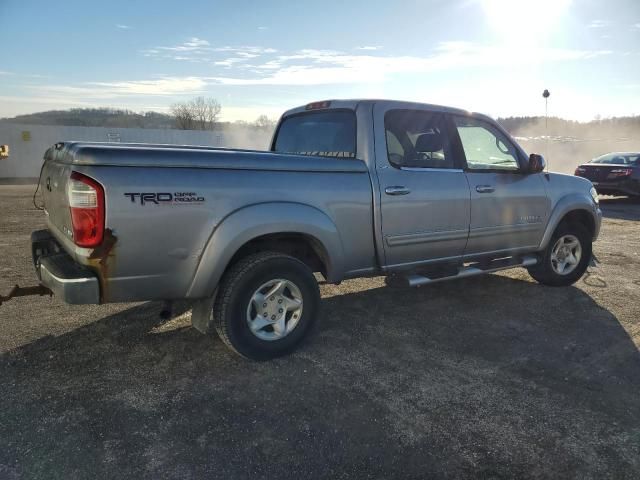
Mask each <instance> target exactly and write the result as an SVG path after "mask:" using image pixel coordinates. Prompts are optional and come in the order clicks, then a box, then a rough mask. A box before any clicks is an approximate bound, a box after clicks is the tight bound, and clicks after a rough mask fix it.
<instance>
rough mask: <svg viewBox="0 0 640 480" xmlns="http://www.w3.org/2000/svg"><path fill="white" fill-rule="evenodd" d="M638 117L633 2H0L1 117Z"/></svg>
mask: <svg viewBox="0 0 640 480" xmlns="http://www.w3.org/2000/svg"><path fill="white" fill-rule="evenodd" d="M544 88H548V89H550V90H551V98H550V102H549V110H550V114H553V115H558V116H562V117H565V118H571V119H578V120H590V119H592V118H594V117H595V116H596V115H600V116H602V117H608V116H620V115H633V114H640V1H639V0H609V1H603V0H433V1H425V0H423V1H418V0H411V1H408V0H394V1H390V0H387V1H379V0H367V1H360V0H358V1H354V0H350V1H345V0H342V1H333V0H322V1H299V2H294V1H248V0H245V1H242V0H236V1H212V0H210V1H183V2H175V1H173V2H170V1H163V0H155V1H153V2H151V1H149V2H142V1H132V0H128V1H119V0H110V1H109V2H98V1H91V0H84V1H76V0H65V1H61V2H54V1H51V0H47V1H36V0H31V1H30V0H0V117H6V116H13V115H16V114H20V113H29V112H35V111H42V110H49V109H64V108H72V107H93V106H107V107H116V108H128V109H133V110H158V111H167V110H168V107H169V106H170V105H171V104H172V103H173V102H176V101H180V100H185V99H190V98H193V97H195V96H198V95H205V96H212V97H215V98H217V99H218V100H219V101H220V103H221V104H222V107H223V109H222V115H223V119H225V120H230V121H234V120H253V119H255V118H256V117H257V116H258V115H260V114H263V113H264V114H267V115H269V116H270V117H272V118H277V116H278V115H279V114H280V113H281V112H282V111H283V110H285V109H287V108H290V107H293V106H297V105H300V104H305V103H307V102H310V101H312V100H318V99H324V98H354V97H375V98H394V99H406V100H415V101H420V102H429V103H437V104H445V105H452V106H457V107H462V108H465V109H468V110H474V111H482V112H485V113H488V114H490V115H494V116H508V115H539V114H543V113H544V103H543V100H542V97H541V92H542V90H543V89H544Z"/></svg>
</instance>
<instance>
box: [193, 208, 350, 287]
mask: <svg viewBox="0 0 640 480" xmlns="http://www.w3.org/2000/svg"><path fill="white" fill-rule="evenodd" d="M274 233H300V234H304V235H308V236H310V237H312V238H314V239H316V240H317V241H318V242H320V244H321V245H322V246H323V248H324V250H325V252H326V256H327V258H326V259H325V260H326V262H327V265H326V268H327V277H328V278H327V280H328V281H329V282H338V281H340V280H342V277H343V275H344V260H343V258H344V255H343V248H342V241H341V239H340V234H339V233H338V229H337V228H336V226H335V224H334V223H333V221H332V220H331V219H330V218H329V217H328V216H327V215H326V214H325V213H323V212H322V211H320V210H318V209H317V208H315V207H311V206H309V205H304V204H301V203H287V202H282V203H280V202H270V203H262V204H257V205H250V206H247V207H244V208H241V209H240V210H236V211H235V212H233V213H232V214H231V215H229V216H227V217H225V218H224V219H223V220H222V221H221V222H220V223H219V224H218V225H217V226H216V228H215V229H214V231H213V234H212V235H211V237H210V238H209V241H208V242H207V245H206V246H205V248H204V250H203V253H202V257H201V259H200V262H199V264H198V268H197V270H196V273H195V276H194V278H193V281H192V283H191V286H190V288H189V291H188V292H187V298H204V297H208V296H211V295H212V294H213V292H214V290H215V288H216V286H217V285H218V282H219V281H220V278H221V277H222V274H223V273H224V271H225V270H226V268H227V266H228V264H229V261H230V260H231V258H232V257H233V255H234V254H235V253H236V252H237V251H238V250H239V249H240V248H241V247H242V246H243V245H245V244H246V243H247V242H249V241H251V240H253V239H254V238H257V237H261V236H263V235H269V234H274Z"/></svg>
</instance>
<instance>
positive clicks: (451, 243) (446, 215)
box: [374, 104, 469, 270]
mask: <svg viewBox="0 0 640 480" xmlns="http://www.w3.org/2000/svg"><path fill="white" fill-rule="evenodd" d="M374 117H375V149H376V169H377V174H378V181H379V182H380V195H381V199H380V205H381V207H380V210H381V217H382V218H381V225H382V238H383V248H384V253H385V260H386V262H385V263H386V267H387V268H388V269H390V270H393V269H398V268H409V269H410V268H412V267H416V266H419V265H422V264H427V263H431V262H436V261H441V260H450V261H460V260H461V259H462V254H463V252H464V248H465V245H466V242H467V235H468V229H469V187H468V184H467V180H466V178H465V175H464V171H463V170H462V168H461V165H457V164H456V162H455V161H454V156H453V154H452V150H451V142H450V140H449V137H448V131H447V128H446V126H445V121H444V117H443V115H442V114H441V113H439V112H433V111H429V110H421V109H419V108H417V109H411V110H409V109H393V108H391V109H390V108H389V107H384V104H377V105H376V107H375V109H374Z"/></svg>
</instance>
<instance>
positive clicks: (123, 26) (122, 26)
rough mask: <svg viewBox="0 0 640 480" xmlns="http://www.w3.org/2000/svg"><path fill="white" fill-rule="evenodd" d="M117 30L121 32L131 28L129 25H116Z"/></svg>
mask: <svg viewBox="0 0 640 480" xmlns="http://www.w3.org/2000/svg"><path fill="white" fill-rule="evenodd" d="M116 28H119V29H120V30H131V27H130V26H129V25H124V24H122V23H118V24H116Z"/></svg>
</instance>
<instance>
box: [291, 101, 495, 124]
mask: <svg viewBox="0 0 640 480" xmlns="http://www.w3.org/2000/svg"><path fill="white" fill-rule="evenodd" d="M375 103H384V104H386V105H388V106H389V108H398V109H409V110H410V109H415V108H420V109H425V108H426V109H428V110H432V111H434V112H442V113H452V114H457V115H471V116H474V117H479V118H484V119H487V120H491V119H490V117H488V116H487V115H484V114H482V113H476V112H469V111H467V110H463V109H461V108H455V107H447V106H444V105H434V104H430V103H420V102H408V101H403V100H388V99H375V98H368V99H367V98H360V99H358V98H356V99H344V100H340V99H337V100H335V99H334V100H321V101H316V102H311V103H308V104H306V105H301V106H299V107H295V108H292V109H289V110H287V111H286V112H284V113H283V114H282V116H283V117H286V116H289V115H295V114H297V113H303V112H307V111H310V110H315V109H316V108H318V109H320V108H332V109H349V110H356V109H357V108H358V106H360V105H372V104H375ZM324 105H326V106H324ZM318 106H319V107H318Z"/></svg>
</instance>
